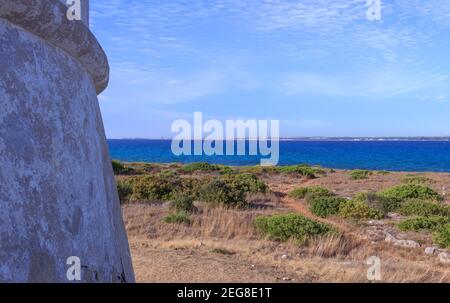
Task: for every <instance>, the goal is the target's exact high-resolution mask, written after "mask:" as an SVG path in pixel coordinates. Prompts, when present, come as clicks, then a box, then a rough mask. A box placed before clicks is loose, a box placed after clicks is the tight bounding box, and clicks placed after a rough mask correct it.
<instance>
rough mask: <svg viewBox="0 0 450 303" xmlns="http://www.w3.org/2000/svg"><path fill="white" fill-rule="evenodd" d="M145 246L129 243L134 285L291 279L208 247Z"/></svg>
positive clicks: (140, 242)
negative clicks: (139, 283) (173, 247)
mask: <svg viewBox="0 0 450 303" xmlns="http://www.w3.org/2000/svg"><path fill="white" fill-rule="evenodd" d="M146 242H148V240H145V239H136V238H134V239H130V247H131V252H132V257H133V265H134V269H135V274H136V278H137V281H138V282H146V283H152V282H159V283H161V282H163V283H177V282H178V283H180V282H190V283H233V282H234V283H238V282H247V283H273V282H284V280H283V278H284V277H294V276H295V274H293V273H292V272H291V273H288V272H287V271H286V270H284V269H282V268H279V267H275V266H270V265H267V264H257V263H256V264H255V263H254V262H253V263H252V262H251V261H250V260H248V258H247V257H245V256H241V255H240V254H233V255H224V254H220V253H214V252H212V251H211V249H210V248H208V247H202V248H199V247H197V248H188V249H165V248H161V247H151V246H147V245H145V243H146ZM255 261H256V260H255ZM289 281H290V282H291V281H292V282H293V281H295V279H294V280H291V279H290V280H289ZM297 281H298V280H297Z"/></svg>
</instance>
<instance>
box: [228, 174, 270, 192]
mask: <svg viewBox="0 0 450 303" xmlns="http://www.w3.org/2000/svg"><path fill="white" fill-rule="evenodd" d="M221 179H222V180H223V181H225V182H227V184H228V185H229V186H230V187H232V188H235V189H239V190H242V191H244V192H245V193H252V194H256V193H265V192H266V191H267V186H266V184H265V183H264V182H262V181H260V180H259V179H258V177H257V176H256V175H254V174H248V173H244V174H232V175H225V176H223V177H222V178H221Z"/></svg>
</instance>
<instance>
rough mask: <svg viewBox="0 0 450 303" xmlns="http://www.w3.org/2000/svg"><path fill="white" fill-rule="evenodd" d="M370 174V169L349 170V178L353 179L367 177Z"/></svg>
mask: <svg viewBox="0 0 450 303" xmlns="http://www.w3.org/2000/svg"><path fill="white" fill-rule="evenodd" d="M370 175H372V172H371V171H368V170H361V169H358V170H354V171H352V172H350V178H351V179H353V180H363V179H367V178H369V176H370Z"/></svg>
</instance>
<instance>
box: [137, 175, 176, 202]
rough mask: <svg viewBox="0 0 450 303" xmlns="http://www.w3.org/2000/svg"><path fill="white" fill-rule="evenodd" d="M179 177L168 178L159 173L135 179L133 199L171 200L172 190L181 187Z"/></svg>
mask: <svg viewBox="0 0 450 303" xmlns="http://www.w3.org/2000/svg"><path fill="white" fill-rule="evenodd" d="M180 184H181V182H180V179H179V178H166V177H161V176H159V175H149V176H142V177H137V178H134V179H133V194H132V195H131V200H133V201H142V200H147V201H152V200H153V201H154V200H164V201H166V200H170V199H171V198H172V192H173V191H174V190H175V189H177V188H179V187H180Z"/></svg>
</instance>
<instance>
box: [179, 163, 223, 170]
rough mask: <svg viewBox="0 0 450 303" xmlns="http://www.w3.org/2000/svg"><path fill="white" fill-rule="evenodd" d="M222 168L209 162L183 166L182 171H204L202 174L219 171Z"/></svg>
mask: <svg viewBox="0 0 450 303" xmlns="http://www.w3.org/2000/svg"><path fill="white" fill-rule="evenodd" d="M219 169H220V168H219V166H218V165H213V164H209V163H207V162H196V163H191V164H187V165H185V166H183V168H182V170H184V171H185V172H195V171H202V172H213V171H218V170H219Z"/></svg>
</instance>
